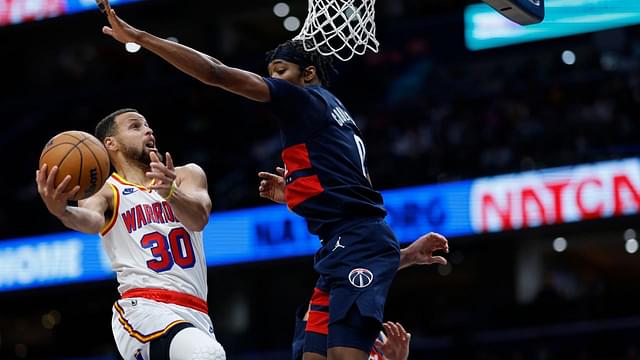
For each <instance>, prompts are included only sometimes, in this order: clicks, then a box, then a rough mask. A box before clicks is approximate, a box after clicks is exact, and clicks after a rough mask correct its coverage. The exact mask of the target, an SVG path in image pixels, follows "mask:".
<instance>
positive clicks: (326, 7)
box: [294, 0, 379, 61]
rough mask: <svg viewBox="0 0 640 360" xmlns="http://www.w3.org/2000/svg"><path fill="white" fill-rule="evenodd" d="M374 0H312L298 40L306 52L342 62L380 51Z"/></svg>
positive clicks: (297, 37) (297, 36)
mask: <svg viewBox="0 0 640 360" xmlns="http://www.w3.org/2000/svg"><path fill="white" fill-rule="evenodd" d="M375 2H376V1H375V0H309V14H308V15H307V19H306V20H305V21H304V25H303V26H302V30H301V31H300V33H299V34H298V35H296V37H295V38H294V39H295V40H303V43H304V47H305V50H307V51H311V50H317V51H318V52H320V53H321V54H322V55H334V56H335V57H337V58H338V59H340V60H342V61H348V60H350V59H351V58H352V57H353V56H354V55H362V54H364V53H365V51H367V49H370V50H372V51H373V52H378V45H379V43H378V40H376V23H375V9H374V5H375Z"/></svg>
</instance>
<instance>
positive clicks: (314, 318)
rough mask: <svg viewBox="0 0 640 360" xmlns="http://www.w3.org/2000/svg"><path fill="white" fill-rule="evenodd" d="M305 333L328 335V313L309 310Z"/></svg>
mask: <svg viewBox="0 0 640 360" xmlns="http://www.w3.org/2000/svg"><path fill="white" fill-rule="evenodd" d="M305 331H306V332H312V333H317V334H321V335H328V334H329V313H328V312H324V311H315V310H309V319H308V320H307V327H306V328H305Z"/></svg>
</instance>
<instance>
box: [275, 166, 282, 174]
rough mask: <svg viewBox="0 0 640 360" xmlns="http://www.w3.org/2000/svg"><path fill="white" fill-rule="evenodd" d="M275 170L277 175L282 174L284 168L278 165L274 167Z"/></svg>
mask: <svg viewBox="0 0 640 360" xmlns="http://www.w3.org/2000/svg"><path fill="white" fill-rule="evenodd" d="M276 172H277V173H278V175H280V176H284V168H281V167H280V166H278V167H276Z"/></svg>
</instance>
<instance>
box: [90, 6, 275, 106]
mask: <svg viewBox="0 0 640 360" xmlns="http://www.w3.org/2000/svg"><path fill="white" fill-rule="evenodd" d="M96 1H97V2H98V4H99V6H100V7H101V8H104V12H105V13H106V15H107V20H108V21H109V25H110V26H104V27H103V28H102V32H103V33H105V34H107V35H109V36H111V37H113V38H114V39H116V40H118V41H120V42H122V43H127V42H135V43H137V44H139V45H140V46H142V47H143V48H145V49H147V50H149V51H151V52H153V53H154V54H156V55H158V56H160V57H161V58H163V59H164V60H166V61H167V62H168V63H170V64H171V65H173V66H175V67H177V68H178V69H180V70H181V71H182V72H184V73H186V74H188V75H190V76H192V77H194V78H196V79H198V80H200V81H202V82H203V83H205V84H208V85H212V86H216V87H220V88H222V89H224V90H227V91H229V92H232V93H234V94H237V95H241V96H244V97H246V98H248V99H251V100H255V101H259V102H268V101H270V100H271V93H270V91H269V88H268V86H267V84H266V83H265V82H264V79H263V78H262V77H261V76H260V75H258V74H254V73H252V72H249V71H245V70H241V69H237V68H233V67H229V66H226V65H224V64H223V63H222V62H220V61H219V60H217V59H215V58H213V57H211V56H209V55H206V54H203V53H201V52H199V51H197V50H194V49H192V48H189V47H187V46H184V45H181V44H178V43H175V42H173V41H169V40H165V39H161V38H159V37H157V36H154V35H152V34H150V33H148V32H145V31H142V30H139V29H136V28H135V27H133V26H131V25H129V24H127V23H126V22H124V21H123V20H122V19H120V18H119V17H118V16H117V15H116V12H115V10H113V9H111V7H110V6H109V1H108V0H96Z"/></svg>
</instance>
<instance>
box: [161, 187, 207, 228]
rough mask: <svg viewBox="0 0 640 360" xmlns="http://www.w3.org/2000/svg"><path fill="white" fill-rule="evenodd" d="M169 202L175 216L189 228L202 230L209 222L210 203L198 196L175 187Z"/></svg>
mask: <svg viewBox="0 0 640 360" xmlns="http://www.w3.org/2000/svg"><path fill="white" fill-rule="evenodd" d="M169 203H170V204H171V208H172V209H173V212H174V213H175V215H176V217H177V218H178V219H179V220H180V222H181V223H182V224H183V225H184V226H185V227H186V228H187V229H189V230H192V231H202V230H203V229H204V227H205V226H206V225H207V223H208V222H209V211H210V210H211V204H210V202H208V201H203V199H202V198H201V197H200V196H197V195H191V194H186V193H184V192H183V191H181V190H180V189H179V188H175V189H174V191H173V194H172V195H171V198H170V199H169Z"/></svg>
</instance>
